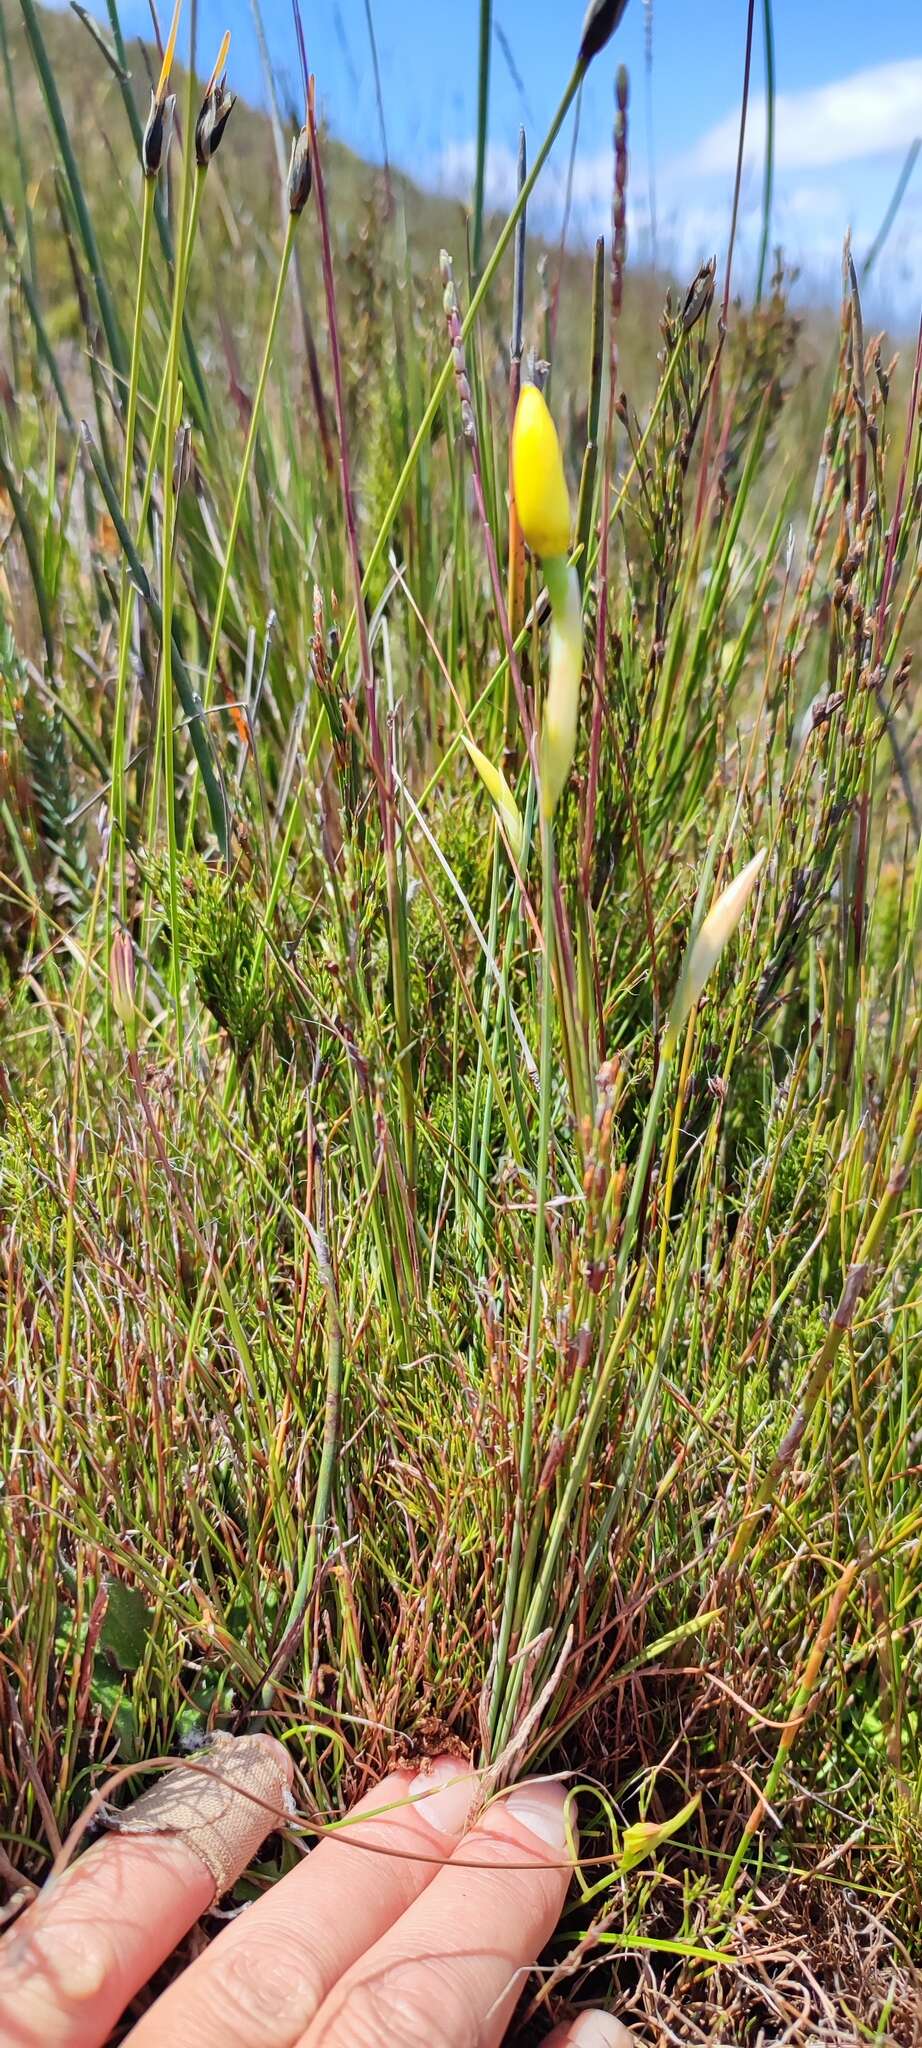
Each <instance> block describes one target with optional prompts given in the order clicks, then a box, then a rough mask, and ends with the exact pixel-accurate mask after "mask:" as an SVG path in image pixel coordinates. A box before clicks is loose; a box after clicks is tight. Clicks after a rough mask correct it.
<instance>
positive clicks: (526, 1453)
mask: <svg viewBox="0 0 922 2048" xmlns="http://www.w3.org/2000/svg"><path fill="white" fill-rule="evenodd" d="M541 929H542V938H543V958H542V981H541V1046H540V1054H539V1095H538V1161H537V1169H536V1174H535V1235H534V1245H533V1250H532V1269H531V1302H530V1307H529V1316H528V1352H527V1356H526V1361H525V1386H524V1398H523V1403H522V1436H521V1443H520V1445H519V1486H518V1499H517V1501H516V1513H515V1520H514V1522H513V1528H512V1540H511V1543H510V1552H509V1564H508V1569H507V1571H506V1584H505V1592H504V1596H503V1611H502V1617H501V1620H500V1630H499V1639H498V1642H497V1646H496V1668H495V1672H494V1677H493V1692H492V1699H491V1703H490V1728H491V1734H492V1735H493V1736H494V1737H495V1736H496V1735H497V1733H498V1730H499V1727H500V1723H501V1715H502V1713H503V1709H504V1708H505V1705H506V1678H507V1674H508V1671H509V1651H510V1646H511V1641H512V1631H513V1625H514V1621H515V1616H516V1613H517V1612H518V1613H521V1612H522V1609H523V1607H524V1604H525V1600H526V1599H527V1596H528V1586H527V1583H525V1582H524V1579H523V1573H522V1566H523V1556H522V1552H523V1535H524V1528H525V1518H526V1515H527V1512H528V1504H529V1494H530V1490H531V1484H532V1476H533V1468H534V1432H535V1382H536V1379H537V1372H538V1347H539V1342H540V1337H541V1306H542V1299H543V1292H544V1243H545V1237H546V1231H547V1178H548V1164H549V1160H550V1146H551V1089H552V1084H553V1049H554V965H553V963H554V825H553V820H552V819H550V818H544V817H542V820H541ZM533 1554H534V1553H533V1550H530V1551H529V1559H530V1558H531V1557H533ZM528 1561H529V1560H528V1559H526V1560H525V1563H526V1565H527V1563H528ZM527 1639H528V1638H527V1635H526V1637H525V1638H524V1640H526V1641H527ZM516 1668H517V1669H518V1670H519V1671H520V1672H521V1668H522V1667H521V1666H518V1667H516Z"/></svg>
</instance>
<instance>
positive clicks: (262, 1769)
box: [111, 1735, 291, 1899]
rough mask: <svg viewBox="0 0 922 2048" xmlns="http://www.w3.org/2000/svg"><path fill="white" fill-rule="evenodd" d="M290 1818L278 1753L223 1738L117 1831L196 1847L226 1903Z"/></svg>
mask: <svg viewBox="0 0 922 2048" xmlns="http://www.w3.org/2000/svg"><path fill="white" fill-rule="evenodd" d="M191 1764H195V1765H196V1768H195V1769H194V1770H193V1769H191V1768H190V1765H191ZM290 1811H291V1798H290V1794H289V1791H288V1779H287V1776H286V1771H285V1763H284V1759H283V1757H282V1756H281V1755H280V1754H279V1752H278V1750H276V1749H275V1748H274V1747H273V1746H272V1745H271V1744H269V1743H268V1742H265V1741H262V1740H260V1738H259V1737H258V1736H253V1735H240V1736H233V1735H218V1736H216V1737H215V1740H214V1742H212V1743H210V1744H209V1747H208V1748H207V1749H204V1750H200V1751H199V1753H198V1754H197V1755H196V1756H195V1757H193V1758H190V1762H189V1764H181V1765H180V1766H179V1768H178V1769H177V1770H175V1771H167V1772H166V1773H165V1775H164V1776H163V1777H162V1778H158V1780H157V1782H156V1784H154V1785H152V1786H151V1787H150V1790H149V1791H148V1792H143V1793H142V1794H141V1797H140V1799H136V1800H135V1802H134V1805H133V1806H128V1807H126V1808H125V1811H124V1813H118V1814H114V1815H112V1816H111V1825H112V1826H113V1827H115V1828H117V1829H118V1831H119V1833H120V1834H127V1835H175V1836H177V1837H178V1838H180V1839H181V1840H182V1841H184V1842H186V1843H188V1846H189V1848H190V1849H192V1850H193V1851H194V1853H195V1855H196V1856H197V1857H198V1858H199V1861H200V1862H202V1863H204V1865H205V1868H206V1870H209V1871H210V1872H211V1875H212V1877H213V1878H214V1886H215V1893H214V1895H215V1898H216V1899H218V1898H220V1897H221V1894H222V1893H223V1892H226V1891H229V1889H230V1887H231V1885H232V1884H235V1883H236V1880H237V1878H238V1877H239V1876H240V1873H241V1871H243V1870H245V1869H246V1867H247V1864H248V1863H250V1862H251V1861H252V1859H253V1857H254V1855H255V1853H256V1851H257V1849H258V1848H259V1845H260V1843H261V1842H262V1841H263V1840H264V1838H265V1836H266V1835H268V1834H269V1833H270V1831H271V1829H272V1828H273V1827H275V1826H276V1825H277V1824H278V1821H280V1820H282V1819H283V1818H284V1816H285V1814H286V1813H288V1812H290Z"/></svg>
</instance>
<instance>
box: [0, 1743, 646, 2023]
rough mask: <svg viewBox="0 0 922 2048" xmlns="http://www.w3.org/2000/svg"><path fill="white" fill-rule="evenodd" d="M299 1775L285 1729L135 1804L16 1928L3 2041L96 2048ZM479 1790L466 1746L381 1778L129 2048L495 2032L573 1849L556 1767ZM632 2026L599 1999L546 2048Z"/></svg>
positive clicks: (544, 1930) (3, 1964)
mask: <svg viewBox="0 0 922 2048" xmlns="http://www.w3.org/2000/svg"><path fill="white" fill-rule="evenodd" d="M291 1775H292V1770H291V1762H290V1759H289V1757H288V1756H287V1754H286V1752H285V1751H284V1750H283V1749H282V1748H281V1746H280V1745H279V1744H278V1743H275V1742H273V1741H272V1740H271V1738H270V1737H268V1736H248V1737H243V1738H241V1739H240V1740H239V1741H237V1742H234V1743H230V1742H224V1743H222V1744H220V1745H216V1747H215V1748H214V1749H213V1750H212V1751H210V1752H207V1753H206V1755H205V1756H204V1757H203V1758H201V1759H199V1760H198V1768H195V1767H193V1768H188V1767H184V1768H181V1769H179V1770H177V1771H174V1772H171V1773H170V1774H169V1775H168V1776H166V1777H164V1778H162V1779H160V1780H159V1781H158V1782H157V1785H156V1787H155V1788H154V1793H153V1794H148V1795H145V1799H144V1800H142V1801H138V1802H137V1803H136V1805H135V1806H134V1807H133V1808H132V1807H129V1808H127V1809H125V1811H124V1813H123V1814H122V1815H121V1816H120V1821H121V1828H122V1829H123V1830H124V1831H122V1832H118V1833H112V1834H108V1835H106V1836H105V1837H104V1839H103V1840H101V1841H98V1842H96V1843H94V1845H93V1847H92V1848H90V1849H89V1850H87V1852H86V1854H85V1855H82V1856H80V1857H79V1858H78V1859H77V1860H76V1861H75V1862H73V1863H71V1864H70V1865H69V1866H68V1868H67V1869H66V1870H65V1871H64V1872H63V1873H62V1874H61V1875H60V1876H58V1877H54V1878H52V1879H51V1880H50V1881H49V1883H48V1884H47V1885H46V1886H45V1888H44V1890H43V1891H42V1892H41V1893H40V1894H39V1896H38V1898H37V1899H36V1900H35V1902H34V1903H33V1904H32V1905H30V1906H29V1907H28V1909H27V1910H26V1912H25V1913H24V1914H23V1915H22V1917H21V1919H20V1920H18V1921H17V1922H16V1923H15V1925H14V1927H13V1928H12V1930H11V1932H10V1933H8V1934H7V1935H6V1936H5V1938H4V1940H3V1941H2V1942H0V2048H101V2044H102V2043H104V2042H105V2040H106V2039H107V2037H108V2035H109V2033H110V2032H111V2029H112V2028H113V2026H114V2025H115V2023H116V2021H117V2020H118V2018H119V2015H120V2014H121V2013H122V2012H123V2011H124V2010H125V2008H126V2006H128V2005H129V2004H130V2002H131V2000H132V1999H133V1998H134V1997H135V1996H136V1995H137V1993H138V1992H139V1991H140V1990H141V1989H142V1987H143V1986H144V1985H145V1984H146V1983H147V1982H148V1980H149V1979H150V1977H151V1976H152V1975H153V1973H154V1972H155V1971H156V1970H157V1969H158V1968H159V1966H160V1964H161V1963H162V1962H163V1961H164V1960H165V1958H166V1957H167V1956H168V1955H169V1954H170V1952H171V1951H172V1950H173V1949H174V1948H175V1946H176V1944H177V1942H179V1941H180V1940H181V1939H182V1937H183V1935H184V1934H186V1933H187V1932H188V1930H189V1928H190V1927H192V1926H193V1925H194V1923H195V1921H196V1920H197V1919H198V1918H199V1917H200V1915H201V1914H202V1913H204V1912H206V1911H207V1909H208V1907H209V1906H210V1905H211V1904H212V1903H213V1901H214V1898H215V1896H216V1895H217V1892H220V1891H224V1890H226V1889H228V1887H229V1886H230V1885H231V1884H233V1883H234V1882H235V1881H236V1879H237V1877H238V1876H239V1875H240V1874H241V1872H242V1871H243V1870H244V1869H245V1868H246V1867H247V1864H248V1863H249V1862H250V1861H251V1860H252V1857H253V1856H254V1854H255V1852H256V1850H257V1849H258V1847H259V1844H260V1842H261V1841H262V1840H263V1838H264V1836H265V1835H266V1834H268V1833H269V1831H270V1829H271V1828H272V1827H273V1826H274V1825H276V1824H278V1821H279V1820H280V1819H281V1818H282V1816H283V1813H284V1807H285V1796H286V1793H287V1789H288V1786H289V1785H290V1782H291ZM477 1793H478V1779H477V1776H476V1774H475V1773H474V1772H473V1771H471V1770H470V1769H469V1767H468V1766H467V1765H465V1764H463V1763H459V1762H458V1761H457V1759H456V1758H452V1757H441V1758H439V1759H438V1760H437V1761H436V1762H435V1763H433V1764H431V1765H428V1766H426V1767H425V1768H424V1769H423V1770H421V1771H420V1772H419V1773H418V1774H414V1773H413V1772H412V1771H411V1770H401V1771H395V1772H394V1773H392V1775H391V1776H390V1777H388V1778H385V1779H384V1780H383V1782H382V1783H381V1784H380V1785H377V1786H375V1787H374V1789H373V1790H372V1791H371V1792H369V1793H366V1795H365V1797H364V1798H363V1799H361V1800H360V1801H359V1803H358V1805H357V1806H356V1807H355V1808H354V1809H353V1812H352V1814H351V1815H350V1816H349V1820H348V1822H347V1823H346V1824H345V1825H343V1826H341V1827H340V1828H338V1829H337V1830H336V1831H335V1832H334V1833H330V1834H327V1835H325V1836H324V1837H323V1839H322V1840H321V1841H320V1842H319V1843H318V1845H317V1847H316V1848H315V1849H314V1850H313V1851H312V1852H311V1854H310V1855H309V1856H307V1857H305V1859H304V1861H303V1862H302V1863H301V1864H300V1865H299V1866H298V1868H297V1869H296V1870H293V1871H292V1872H291V1873H290V1874H289V1875H288V1876H287V1877H285V1878H283V1879H282V1880H281V1881H280V1882H279V1883H278V1884H276V1885H274V1886H273V1887H272V1888H271V1889H270V1890H269V1891H268V1892H266V1893H265V1894H264V1895H263V1896H262V1898H260V1899H259V1900H258V1901H257V1903H256V1904H255V1905H252V1906H249V1907H248V1908H247V1909H246V1911H244V1912H242V1913H240V1914H239V1915H238V1916H237V1917H236V1918H235V1919H234V1920H232V1921H231V1922H230V1923H229V1924H228V1925H227V1926H226V1927H225V1928H224V1929H223V1930H222V1932H221V1933H220V1934H219V1935H218V1936H217V1937H216V1939H215V1940H214V1941H213V1942H212V1943H211V1944H210V1946H209V1947H208V1948H207V1949H206V1950H205V1951H204V1953H203V1954H201V1955H200V1956H199V1957H198V1958H197V1959H196V1961H194V1962H193V1963H192V1964H191V1965H190V1966H189V1968H188V1969H187V1970H185V1971H184V1972H183V1973H182V1974H181V1975H180V1976H179V1977H177V1978H176V1979H175V1980H174V1982H173V1983H172V1984H171V1985H170V1986H169V1988H168V1990H166V1991H165V1992H164V1993H163V1994H162V1996H161V1997H159V1998H157V1999H156V2000H155V2001H154V2003H153V2004H152V2005H151V2006H150V2007H149V2008H148V2010H147V2012H146V2013H145V2014H144V2016H143V2018H142V2019H141V2020H139V2021H138V2023H137V2024H136V2025H135V2026H134V2027H133V2028H132V2030H131V2032H130V2034H129V2035H128V2043H129V2048H177V2044H179V2043H182V2048H320V2044H321V2043H322V2044H323V2048H494V2044H496V2043H498V2042H500V2041H502V2039H503V2036H504V2034H505V2030H506V2026H507V2024H508V2021H509V2018H510V2016H511V2014H512V2012H513V2009H514V2007H515V2005H516V2002H517V2000H518V1998H519V1995H520V1993H521V1990H522V1986H523V1983H524V1978H525V1975H526V1973H527V1971H528V1968H529V1966H530V1964H531V1963H533V1962H534V1960H535V1957H536V1956H537V1955H538V1954H539V1952H540V1950H541V1949H542V1947H543V1946H544V1943H545V1942H546V1941H547V1939H548V1937H549V1935H550V1934H551V1933H552V1931H553V1928H554V1926H555V1923H556V1921H557V1919H558V1917H559V1914H560V1912H561V1909H562V1906H563V1902H564V1899H565V1897H566V1893H567V1889H568V1885H569V1881H570V1871H571V1864H570V1854H569V1847H568V1839H567V1830H566V1827H565V1822H564V1802H565V1794H564V1790H563V1788H562V1787H561V1786H560V1785H559V1784H557V1783H551V1782H539V1781H535V1780H531V1781H527V1782H525V1783H523V1784H521V1785H517V1786H515V1787H514V1788H513V1790H512V1791H511V1792H510V1793H509V1794H508V1795H507V1796H506V1797H505V1798H503V1799H502V1800H497V1801H494V1802H493V1803H492V1804H491V1805H490V1806H489V1807H488V1808H487V1809H486V1810H485V1811H484V1812H482V1813H481V1814H480V1815H479V1817H477V1816H475V1807H476V1800H477ZM472 1816H475V1817H473V1818H472ZM469 1822H470V1825H468V1824H469ZM164 1828H168V1829H169V1830H170V1831H169V1832H161V1830H163V1829H164ZM151 1829H153V1830H154V1831H153V1832H150V1831H149V1830H151ZM629 2041H630V2036H629V2034H628V2033H627V2032H626V2030H625V2028H624V2027H622V2025H621V2023H620V2021H618V2020H616V2019H613V2018H612V2017H611V2016H610V2015H608V2014H605V2013H595V2012H592V2013H589V2012H584V2013H582V2014H580V2016H579V2018H577V2019H576V2020H573V2021H571V2022H568V2023H565V2024H564V2025H563V2026H561V2027H558V2028H555V2030H554V2032H553V2034H552V2035H551V2036H550V2042H549V2043H548V2048H550V2043H553V2048H564V2044H566V2048H623V2044H626V2043H628V2042H629Z"/></svg>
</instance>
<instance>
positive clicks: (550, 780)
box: [539, 558, 583, 818]
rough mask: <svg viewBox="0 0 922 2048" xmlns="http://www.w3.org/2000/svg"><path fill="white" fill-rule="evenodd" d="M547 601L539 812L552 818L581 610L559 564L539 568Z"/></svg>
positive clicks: (571, 714)
mask: <svg viewBox="0 0 922 2048" xmlns="http://www.w3.org/2000/svg"><path fill="white" fill-rule="evenodd" d="M545 573H546V575H547V587H548V591H549V593H550V599H551V630H550V635H549V639H548V673H547V696H546V697H545V700H544V711H543V714H542V718H541V745H540V754H539V767H540V771H541V812H542V816H543V817H545V818H552V817H553V815H554V812H555V811H556V809H557V805H558V802H559V799H560V793H561V791H562V789H563V786H564V783H565V782H566V779H567V776H568V775H569V773H570V769H571V768H572V766H573V756H574V754H575V752H576V723H577V719H578V717H579V697H580V689H581V686H582V680H583V610H582V601H581V598H580V589H579V577H578V576H577V573H576V570H575V569H573V568H568V567H567V564H566V563H565V562H562V561H560V560H559V559H556V560H555V559H553V558H552V559H551V560H550V561H549V562H547V563H545Z"/></svg>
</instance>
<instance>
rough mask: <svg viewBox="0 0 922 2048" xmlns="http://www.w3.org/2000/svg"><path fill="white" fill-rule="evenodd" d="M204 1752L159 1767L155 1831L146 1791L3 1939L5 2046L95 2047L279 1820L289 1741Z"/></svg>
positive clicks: (248, 1739) (0, 1974) (256, 1740)
mask: <svg viewBox="0 0 922 2048" xmlns="http://www.w3.org/2000/svg"><path fill="white" fill-rule="evenodd" d="M231 1759H232V1761H231ZM199 1761H200V1762H201V1763H202V1764H203V1765H204V1764H206V1763H207V1764H208V1766H209V1771H208V1773H207V1774H206V1773H205V1772H204V1771H203V1770H193V1769H192V1768H190V1767H187V1766H183V1767H182V1768H181V1769H179V1770H176V1771H170V1772H168V1773H166V1774H165V1775H164V1776H163V1777H162V1778H160V1779H158V1781H157V1786H156V1793H157V1798H158V1801H159V1816H160V1818H159V1821H158V1819H157V1812H156V1811H155V1813H154V1815H153V1824H154V1827H155V1830H156V1831H155V1832H154V1833H147V1832H144V1833H142V1832H141V1831H140V1830H141V1829H142V1828H144V1827H145V1824H146V1825H147V1826H148V1827H149V1826H150V1825H151V1822H152V1815H151V1793H146V1794H145V1795H144V1796H143V1797H142V1798H141V1799H139V1800H136V1801H135V1803H134V1806H129V1807H126V1809H125V1811H124V1813H123V1814H122V1815H121V1816H120V1817H119V1818H120V1824H121V1826H122V1827H124V1828H125V1829H126V1830H127V1832H125V1833H119V1834H112V1835H107V1836H106V1837H105V1839H104V1840H103V1841H100V1842H96V1843H94V1845H93V1847H92V1848H91V1849H88V1850H87V1852H86V1854H85V1855H84V1856H80V1857H79V1858H78V1859H77V1861H76V1862H75V1863H72V1864H70V1865H69V1866H68V1868H67V1869H66V1870H65V1871H64V1872H62V1874H61V1876H60V1877H53V1878H51V1879H50V1880H49V1882H48V1883H47V1884H46V1885H45V1886H44V1888H43V1890H42V1891H41V1892H40V1893H39V1896H38V1898H37V1899H36V1901H35V1903H34V1905H32V1906H30V1907H29V1908H28V1910H27V1911H26V1912H25V1913H24V1914H23V1915H22V1918H21V1919H20V1920H18V1921H17V1922H16V1924H15V1926H14V1927H13V1929H12V1930H11V1932H10V1933H9V1934H8V1935H6V1936H5V1938H4V1940H3V1941H2V1942H0V2012H2V2013H3V2016H4V2017H3V2024H2V2029H0V2041H2V2048H97V2044H98V2043H100V2042H102V2041H105V2040H106V2038H107V2036H108V2035H109V2033H110V2032H111V2030H112V2028H113V2026H114V2025H115V2022H116V2020H117V2019H118V2016H119V2014H120V2013H121V2012H123V2011H124V2008H125V2006H126V2005H128V2004H129V2002H130V2000H131V1999H132V1998H133V1997H134V1996H135V1994H136V1992H138V1991H139V1990H140V1989H141V1986H142V1985H143V1984H146V1982H147V1980H148V1978H149V1977H150V1976H151V1975H152V1973H153V1971H154V1970H156V1969H157V1968H158V1966H159V1965H160V1963H162V1962H163V1960H164V1957H165V1956H168V1955H169V1953H170V1951H171V1949H174V1948H175V1947H176V1944H177V1942H178V1941H181V1940H182V1937H183V1935H184V1934H186V1933H187V1932H188V1930H189V1928H190V1927H192V1926H194V1924H195V1921H196V1920H197V1919H198V1918H199V1916H200V1915H201V1914H202V1913H204V1912H205V1911H206V1910H207V1908H208V1907H209V1905H210V1904H211V1902H212V1900H213V1899H214V1898H215V1896H216V1894H217V1890H218V1888H219V1887H220V1888H221V1889H226V1888H227V1885H228V1884H230V1883H233V1882H234V1881H235V1880H236V1878H237V1877H239V1875H240V1872H241V1870H244V1869H245V1868H246V1866H247V1864H248V1863H249V1862H250V1861H251V1859H252V1857H253V1855H254V1853H255V1851H256V1849H257V1848H258V1846H259V1843H260V1842H261V1841H262V1840H263V1837H264V1836H265V1835H267V1834H268V1833H269V1831H270V1829H271V1828H272V1827H273V1826H275V1825H277V1822H278V1819H279V1817H280V1815H281V1811H282V1805H283V1793H284V1790H285V1789H286V1788H287V1785H288V1784H289V1782H290V1779H291V1763H290V1759H289V1758H288V1756H287V1754H286V1752H285V1751H284V1750H283V1749H282V1747H281V1744H280V1743H277V1742H273V1741H272V1740H271V1738H269V1737H268V1736H244V1737H241V1738H240V1740H239V1741H238V1742H235V1743H233V1745H232V1746H231V1743H230V1739H229V1738H228V1739H226V1740H225V1741H224V1742H222V1743H221V1744H220V1746H219V1745H216V1746H215V1748H214V1749H213V1750H210V1751H208V1752H206V1753H205V1756H204V1757H202V1758H201V1759H199ZM190 1781H191V1784H190ZM229 1783H230V1785H231V1786H232V1787H233V1788H234V1789H231V1790H230V1791H229V1790H228V1784H229ZM237 1787H239V1788H240V1789H236V1788H237ZM202 1788H207V1789H208V1795H209V1796H208V1797H207V1798H205V1797H203V1796H201V1795H202ZM244 1788H246V1789H244ZM250 1788H252V1791H253V1794H254V1796H253V1797H250V1796H249V1790H250ZM193 1790H194V1791H195V1792H196V1793H197V1794H198V1795H199V1800H198V1805H199V1811H198V1812H197V1813H196V1812H190V1808H191V1805H192V1793H193ZM171 1816H172V1818H171ZM177 1825H178V1826H181V1827H182V1830H183V1831H182V1832H181V1833H180V1832H175V1833H174V1832H170V1833H162V1832H160V1829H161V1828H162V1827H163V1826H169V1827H170V1828H171V1829H172V1827H173V1826H177ZM222 1880H223V1882H222Z"/></svg>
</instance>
